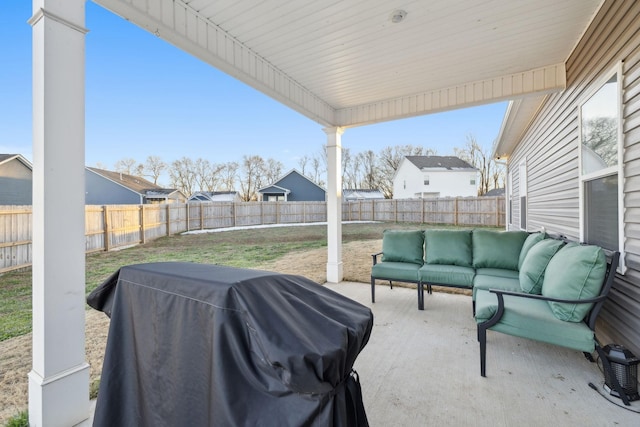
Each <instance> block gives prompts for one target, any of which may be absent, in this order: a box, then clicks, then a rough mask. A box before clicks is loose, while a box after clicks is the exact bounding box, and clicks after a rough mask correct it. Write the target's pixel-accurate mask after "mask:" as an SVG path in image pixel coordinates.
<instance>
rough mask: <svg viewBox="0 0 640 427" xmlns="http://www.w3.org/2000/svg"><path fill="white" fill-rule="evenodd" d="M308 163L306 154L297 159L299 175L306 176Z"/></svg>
mask: <svg viewBox="0 0 640 427" xmlns="http://www.w3.org/2000/svg"><path fill="white" fill-rule="evenodd" d="M308 163H309V156H307V155H306V154H305V155H304V156H302V157H300V158H299V159H298V166H299V167H300V173H301V174H302V175H304V176H307V164H308Z"/></svg>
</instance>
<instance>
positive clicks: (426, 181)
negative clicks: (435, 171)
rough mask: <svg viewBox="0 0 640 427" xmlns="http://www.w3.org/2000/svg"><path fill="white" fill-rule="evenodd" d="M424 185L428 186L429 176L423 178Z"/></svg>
mask: <svg viewBox="0 0 640 427" xmlns="http://www.w3.org/2000/svg"><path fill="white" fill-rule="evenodd" d="M424 185H429V175H425V176H424Z"/></svg>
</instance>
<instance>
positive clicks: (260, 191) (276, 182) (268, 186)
mask: <svg viewBox="0 0 640 427" xmlns="http://www.w3.org/2000/svg"><path fill="white" fill-rule="evenodd" d="M292 174H295V175H298V176H300V178H304V179H306V180H307V181H309V182H310V183H311V184H313V185H315V186H316V187H318V188H320V189H321V190H322V191H325V192H326V191H327V190H325V189H324V188H322V187H320V186H319V185H318V184H316V183H315V182H313V181H312V180H311V179H309V178H308V177H306V176H304V175H303V174H301V173H300V172H298V170H297V169H295V168H294V169H291V170H290V171H289V172H287V173H285V174H284V175H282V176H281V177H280V178H278V179H277V180H276V181H275V182H273V183H271V184H269V185H267V186H264V187H262V188H261V189H259V190H258V192H259V193H264V192H266V191H268V190H269V189H270V188H271V187H276V188H277V189H279V190H286V191H287V192H289V190H288V189H286V188H284V187H281V186H279V185H278V184H279V183H280V181H282V180H283V179H285V178H286V177H288V176H289V175H292Z"/></svg>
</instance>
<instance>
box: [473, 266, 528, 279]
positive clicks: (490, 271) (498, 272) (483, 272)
mask: <svg viewBox="0 0 640 427" xmlns="http://www.w3.org/2000/svg"><path fill="white" fill-rule="evenodd" d="M518 274H519V273H518V272H517V271H516V270H505V269H504V268H477V269H476V276H493V277H506V278H509V279H516V280H518V277H519V276H518Z"/></svg>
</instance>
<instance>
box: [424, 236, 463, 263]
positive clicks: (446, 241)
mask: <svg viewBox="0 0 640 427" xmlns="http://www.w3.org/2000/svg"><path fill="white" fill-rule="evenodd" d="M424 234H425V239H424V240H425V247H426V250H425V253H426V262H427V264H448V265H459V266H461V267H471V262H472V259H473V257H472V254H471V230H427V231H425V232H424Z"/></svg>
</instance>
